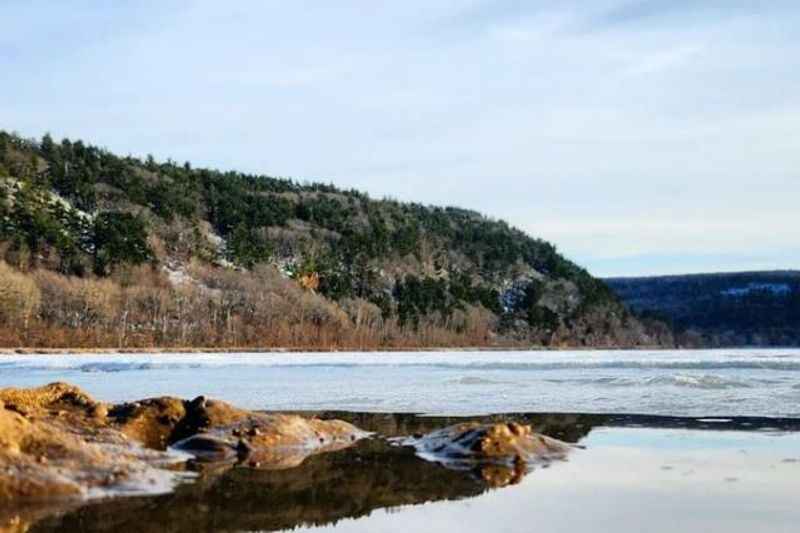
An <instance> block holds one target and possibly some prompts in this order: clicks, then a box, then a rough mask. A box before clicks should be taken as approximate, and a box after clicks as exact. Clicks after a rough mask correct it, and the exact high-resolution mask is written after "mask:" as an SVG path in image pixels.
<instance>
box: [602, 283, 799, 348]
mask: <svg viewBox="0 0 800 533" xmlns="http://www.w3.org/2000/svg"><path fill="white" fill-rule="evenodd" d="M605 281H606V283H608V285H609V286H610V287H611V288H612V289H613V290H614V291H615V292H616V294H617V295H618V296H619V297H620V298H621V299H622V300H623V301H624V302H625V303H626V304H628V306H629V307H630V308H631V309H632V310H633V311H634V312H636V313H638V314H639V315H642V316H648V317H651V318H657V319H659V320H663V321H665V322H666V323H668V324H670V325H671V326H672V327H673V329H674V330H675V332H676V334H677V335H678V341H679V342H680V343H683V344H685V345H696V346H800V272H797V271H774V272H741V273H731V274H697V275H686V276H660V277H641V278H609V279H606V280H605Z"/></svg>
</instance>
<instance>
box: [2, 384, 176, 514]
mask: <svg viewBox="0 0 800 533" xmlns="http://www.w3.org/2000/svg"><path fill="white" fill-rule="evenodd" d="M0 398H1V399H2V401H3V403H4V404H5V405H6V408H4V409H2V410H0V507H2V506H3V504H4V503H7V502H18V501H33V500H53V499H64V498H85V497H91V496H103V495H106V494H110V493H113V491H114V490H115V489H117V488H120V487H125V490H126V491H129V492H130V493H133V494H135V493H137V492H139V493H152V492H153V491H154V488H155V487H154V485H153V483H155V484H157V485H158V486H159V487H163V488H164V489H166V488H171V479H172V475H171V474H168V473H166V472H165V471H161V470H159V469H157V468H156V466H157V465H163V464H164V463H167V462H169V461H170V460H171V457H170V456H169V455H167V454H165V453H159V452H155V451H152V450H146V449H144V448H142V447H141V446H139V445H138V444H136V443H132V442H129V441H127V439H125V438H124V436H123V435H122V434H120V433H118V432H116V431H114V430H110V429H108V428H106V427H105V426H104V425H103V424H102V423H101V422H99V421H98V420H97V418H95V417H94V416H93V412H94V408H95V407H96V406H97V405H98V404H97V402H95V401H94V400H92V399H91V398H90V397H88V396H87V395H85V394H84V393H83V392H82V391H80V390H79V389H77V388H75V387H71V386H68V385H64V384H63V383H54V384H51V385H47V386H45V387H40V388H37V389H3V390H0ZM9 406H10V407H11V408H9ZM22 413H25V414H22ZM151 481H152V483H151ZM164 484H166V487H164Z"/></svg>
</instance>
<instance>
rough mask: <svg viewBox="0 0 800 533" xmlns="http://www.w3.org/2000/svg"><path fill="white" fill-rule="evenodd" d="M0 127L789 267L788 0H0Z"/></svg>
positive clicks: (736, 266)
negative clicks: (325, 183)
mask: <svg viewBox="0 0 800 533" xmlns="http://www.w3.org/2000/svg"><path fill="white" fill-rule="evenodd" d="M0 20H1V21H2V26H3V31H2V32H0V129H6V130H9V131H17V132H19V133H20V134H22V135H25V136H37V137H38V136H41V135H42V134H44V133H46V132H50V133H51V134H52V135H53V136H54V137H56V138H63V137H69V138H71V139H83V140H84V141H88V142H90V143H92V144H96V145H100V146H103V147H105V148H108V149H110V150H112V151H114V152H116V153H119V154H123V155H126V154H132V155H136V156H145V155H147V154H153V155H154V156H155V157H156V158H157V159H167V158H172V159H173V160H175V161H178V162H182V161H191V162H192V164H193V165H194V166H210V167H215V168H220V169H237V170H242V171H247V172H254V173H263V174H269V175H274V176H285V177H292V178H296V179H298V180H300V181H304V180H309V181H324V182H332V183H334V184H336V185H338V186H341V187H345V188H351V187H353V188H358V189H362V190H365V191H367V192H368V193H370V195H371V196H373V197H376V198H381V197H391V198H395V199H400V200H411V201H417V202H422V203H430V204H438V205H458V206H462V207H467V208H472V209H476V210H478V211H481V212H482V213H485V214H486V215H488V216H491V217H494V218H502V219H505V220H508V221H509V222H510V223H512V224H514V225H516V226H518V227H520V228H522V229H523V230H525V231H527V232H528V233H529V234H531V235H533V236H536V237H541V238H544V239H547V240H550V241H552V242H553V243H554V244H556V245H557V247H558V248H559V250H560V251H562V252H563V253H564V254H565V255H567V256H568V257H570V258H571V259H573V260H574V261H576V262H577V263H579V264H581V265H583V266H585V267H587V268H588V269H589V270H590V271H591V272H593V273H594V274H597V275H601V276H610V275H646V274H676V273H689V272H709V271H736V270H753V269H775V268H800V211H799V210H798V199H800V31H797V28H798V27H800V3H798V2H797V1H796V0H771V1H770V0H763V1H752V0H705V1H700V0H574V1H569V0H558V1H556V0H541V1H532V0H495V1H489V0H459V1H456V0H403V1H402V2H400V1H396V2H389V1H386V2H380V1H378V2H376V1H374V0H359V1H356V0H349V1H348V0H337V1H335V2H334V1H330V0H318V1H301V0H295V1H291V2H287V1H272V0H259V1H256V0H253V1H247V0H238V1H236V2H219V1H218V0H180V1H178V0H158V1H156V0H141V1H132V0H119V1H115V2H96V1H90V0H83V1H81V0H59V1H58V2H52V1H49V0H48V1H44V0H3V1H2V3H0Z"/></svg>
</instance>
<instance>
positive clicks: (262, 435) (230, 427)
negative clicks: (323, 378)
mask: <svg viewBox="0 0 800 533" xmlns="http://www.w3.org/2000/svg"><path fill="white" fill-rule="evenodd" d="M220 403H221V402H220ZM220 411H221V409H220ZM222 412H224V411H222ZM227 414H228V415H231V414H232V413H231V412H228V413H227ZM217 415H218V416H217V420H219V415H220V412H217ZM233 418H234V419H235V420H234V421H233V422H232V423H230V424H226V425H216V424H212V427H211V428H210V429H208V430H207V431H204V432H202V433H199V434H196V435H193V436H191V437H188V438H186V439H183V440H181V441H178V442H177V443H175V444H174V446H173V448H174V449H176V450H180V451H183V452H187V453H190V454H192V455H194V456H196V457H198V458H200V459H202V460H206V461H209V462H219V461H235V462H240V463H242V464H247V465H249V466H255V465H257V466H255V467H256V468H261V469H280V468H291V467H294V466H297V465H299V464H300V463H302V462H303V461H304V460H305V459H306V458H307V457H309V456H310V455H313V454H317V453H322V452H328V451H334V450H340V449H343V448H346V447H348V446H351V445H352V444H353V443H354V442H356V441H357V440H359V439H361V438H363V437H365V436H367V435H368V433H366V432H364V431H361V430H360V429H358V428H357V427H355V426H353V425H352V424H349V423H347V422H343V421H341V420H319V419H313V418H312V419H308V418H303V417H301V416H297V415H284V414H266V413H247V414H246V416H244V417H242V418H240V417H239V416H238V415H236V416H234V417H233Z"/></svg>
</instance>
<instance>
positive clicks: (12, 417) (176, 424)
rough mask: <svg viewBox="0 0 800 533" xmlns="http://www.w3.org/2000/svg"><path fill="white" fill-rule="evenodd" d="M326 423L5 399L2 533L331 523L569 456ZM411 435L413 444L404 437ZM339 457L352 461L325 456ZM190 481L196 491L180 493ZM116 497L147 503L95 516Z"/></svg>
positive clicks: (451, 429)
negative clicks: (167, 525)
mask: <svg viewBox="0 0 800 533" xmlns="http://www.w3.org/2000/svg"><path fill="white" fill-rule="evenodd" d="M321 416H322V418H320V417H317V416H315V415H313V414H306V415H298V414H279V413H261V412H252V411H247V410H244V409H239V408H237V407H235V406H232V405H230V404H228V403H226V402H222V401H218V400H212V399H207V398H204V397H198V398H195V399H194V400H182V399H179V398H171V397H161V398H151V399H147V400H141V401H138V402H130V403H124V404H119V405H108V404H105V403H102V402H98V401H95V400H94V399H93V398H91V397H90V396H88V395H87V394H86V393H84V392H83V391H81V390H80V389H78V388H77V387H74V386H71V385H67V384H64V383H53V384H50V385H47V386H44V387H40V388H35V389H2V390H0V533H5V532H7V531H8V532H11V531H26V530H27V528H28V527H29V526H30V525H31V524H34V523H35V524H37V527H39V526H42V527H43V528H44V529H47V528H48V527H53V528H54V529H58V530H63V529H66V530H70V529H74V528H75V525H76V523H80V524H87V523H91V524H93V525H92V528H93V529H92V530H95V529H96V530H98V531H100V530H102V531H106V530H108V531H110V530H119V527H123V528H127V527H129V526H132V525H133V524H137V529H140V530H142V531H144V530H148V531H149V530H151V529H147V528H145V529H141V528H140V527H139V526H140V525H141V521H142V517H143V516H146V517H147V518H146V520H145V522H146V523H147V524H152V530H153V531H156V530H160V529H159V528H160V527H161V526H160V524H163V523H167V522H169V523H176V522H180V523H181V524H183V526H185V527H181V528H180V530H187V531H198V530H217V529H218V526H219V524H220V516H224V517H225V519H224V520H223V522H225V523H226V524H228V525H230V524H237V525H241V526H242V528H243V529H282V528H287V527H294V526H296V525H299V524H310V523H314V524H324V523H328V522H330V521H335V520H337V519H339V518H342V517H345V516H359V515H361V514H365V513H368V512H369V511H370V510H372V509H376V508H381V507H392V506H397V505H408V504H413V503H420V502H425V501H435V500H440V499H453V498H464V497H471V496H475V495H477V494H480V493H481V492H483V491H485V490H488V489H490V488H496V487H503V486H506V485H509V484H514V483H517V482H519V481H520V480H521V479H522V477H524V476H525V475H526V474H528V473H530V472H531V471H532V470H533V469H534V468H535V466H536V465H541V464H543V463H547V462H549V461H553V460H559V459H563V458H564V457H565V456H566V454H567V453H568V452H569V450H570V445H568V444H566V443H563V442H561V441H558V440H555V439H553V438H549V437H546V436H542V435H539V434H537V433H534V432H533V430H532V429H531V426H530V425H529V424H528V423H524V422H520V423H517V422H505V421H501V420H500V419H493V418H487V419H484V420H482V421H481V422H468V423H460V424H455V425H452V422H450V421H447V420H448V419H430V418H416V419H415V418H414V417H410V415H397V416H395V417H394V418H392V420H389V419H387V418H386V416H387V415H371V418H370V417H366V416H363V417H362V418H359V417H358V416H356V417H355V418H353V416H354V415H352V414H351V416H350V419H351V421H354V422H355V423H356V424H359V425H362V424H363V425H364V427H366V428H368V429H370V430H373V431H378V432H380V433H382V434H383V435H384V436H385V437H389V438H388V439H387V438H374V439H363V437H365V436H367V435H369V434H370V433H368V432H366V431H363V430H361V429H358V428H357V427H356V426H355V425H353V424H351V423H349V422H346V421H343V420H337V419H323V418H328V417H329V416H331V414H330V413H323V414H322V415H321ZM333 416H337V418H338V415H333ZM342 416H343V417H344V416H345V414H344V413H343V414H342ZM540 422H541V421H540ZM446 424H451V425H448V427H445V428H444V429H436V428H439V427H441V426H442V425H446ZM570 424H571V423H570ZM539 425H540V424H537V427H539ZM556 425H558V424H556ZM412 429H413V431H414V432H415V433H416V434H415V435H414V436H412V437H403V435H404V434H405V435H408V431H410V430H412ZM580 431H582V430H579V432H580ZM417 432H419V433H417ZM345 449H346V450H345ZM334 450H343V451H342V452H341V453H337V454H327V453H323V452H330V451H334ZM435 463H438V464H435ZM440 465H443V466H445V468H441V466H440ZM234 466H241V467H245V468H232V467H234ZM189 477H195V478H197V479H195V482H193V483H181V481H185V480H187V478H189ZM167 492H169V493H170V494H164V493H167ZM158 494H163V495H162V496H158ZM115 495H147V496H148V498H132V499H131V498H125V499H119V498H116V499H113V500H112V501H110V502H108V503H104V504H103V505H90V506H85V505H84V504H83V502H85V500H87V499H91V498H97V497H104V496H115ZM321 495H323V496H321ZM254 502H262V503H263V505H262V504H261V503H259V505H255V506H254ZM256 507H257V508H259V509H268V511H264V512H262V511H259V512H257V513H254V512H253V511H252V510H253V509H254V508H256ZM202 509H205V511H200V510H202ZM73 520H77V522H73ZM46 524H49V526H48V525H46ZM95 526H97V527H95ZM147 527H150V526H149V525H148V526H147Z"/></svg>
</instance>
